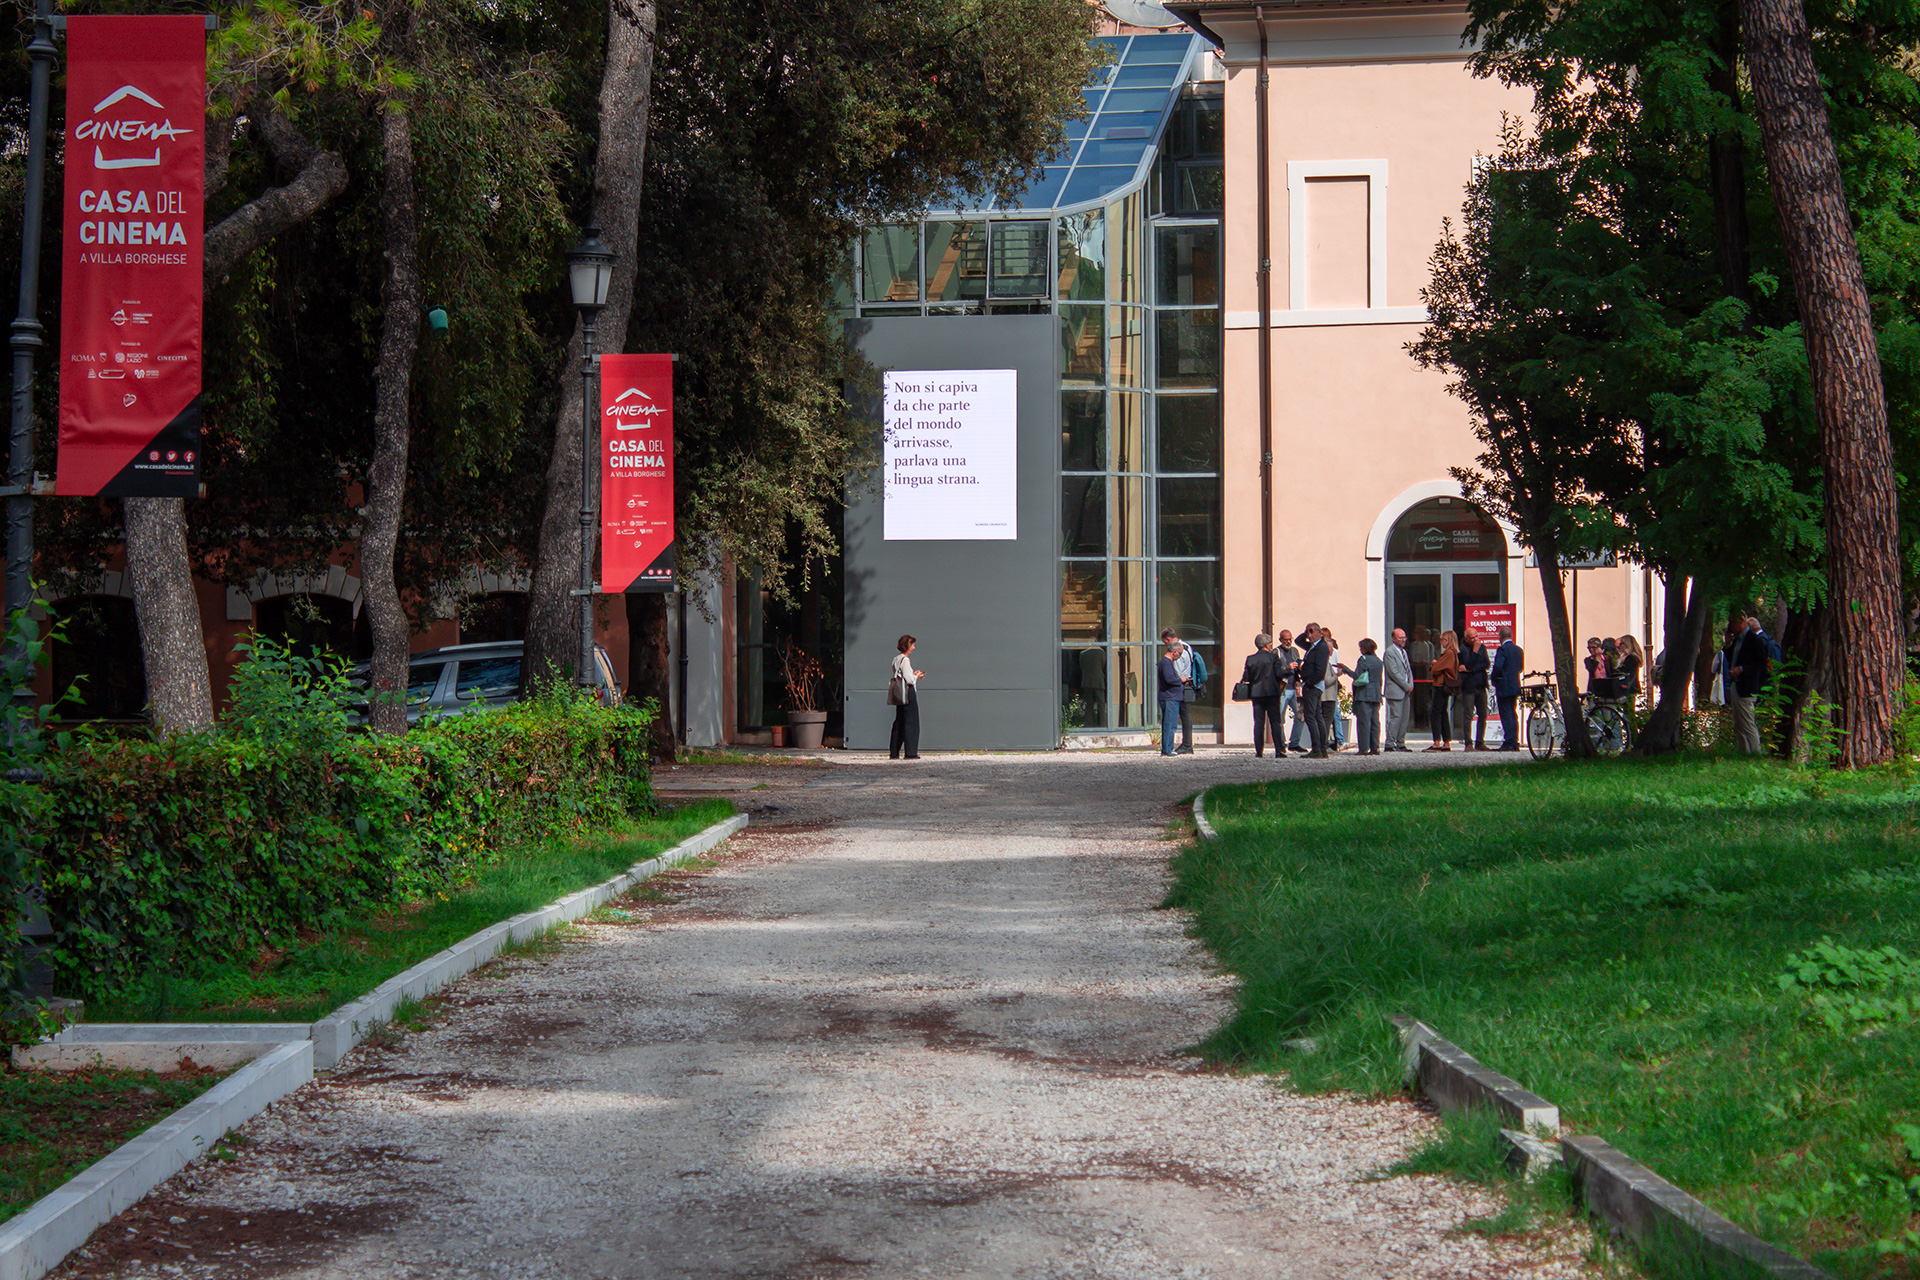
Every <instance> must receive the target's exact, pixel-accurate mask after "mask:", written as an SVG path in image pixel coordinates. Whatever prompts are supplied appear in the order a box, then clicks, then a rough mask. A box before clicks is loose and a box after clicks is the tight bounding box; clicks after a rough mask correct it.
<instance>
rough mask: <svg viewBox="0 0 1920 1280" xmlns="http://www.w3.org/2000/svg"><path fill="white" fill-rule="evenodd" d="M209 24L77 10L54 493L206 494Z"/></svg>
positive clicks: (71, 46)
mask: <svg viewBox="0 0 1920 1280" xmlns="http://www.w3.org/2000/svg"><path fill="white" fill-rule="evenodd" d="M206 115H207V28H206V20H205V18H204V17H203V16H202V15H200V14H191V15H185V16H179V17H73V18H69V19H67V140H66V155H67V179H66V195H65V207H66V218H65V227H66V235H65V244H64V247H63V248H62V250H61V271H60V280H61V294H60V461H59V475H58V478H57V481H56V484H55V490H56V492H59V493H68V494H113V495H119V496H125V497H192V496H193V495H195V494H197V493H198V492H199V491H200V311H201V306H200V298H201V291H202V284H201V279H200V262H201V249H202V243H201V233H202V225H201V218H202V212H203V211H202V208H201V203H202V199H201V198H202V192H203V191H204V190H205V182H206V155H207V137H206Z"/></svg>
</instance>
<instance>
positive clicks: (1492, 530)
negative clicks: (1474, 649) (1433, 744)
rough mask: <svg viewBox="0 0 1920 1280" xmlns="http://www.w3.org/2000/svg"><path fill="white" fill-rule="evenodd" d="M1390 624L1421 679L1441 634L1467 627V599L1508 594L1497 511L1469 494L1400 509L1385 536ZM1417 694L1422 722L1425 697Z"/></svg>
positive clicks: (1489, 600) (1492, 599) (1491, 599)
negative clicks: (1490, 512) (1402, 638)
mask: <svg viewBox="0 0 1920 1280" xmlns="http://www.w3.org/2000/svg"><path fill="white" fill-rule="evenodd" d="M1385 562H1386V576H1387V582H1386V606H1387V609H1386V612H1387V629H1388V630H1389V631H1391V630H1392V629H1393V628H1395V627H1399V628H1401V629H1402V630H1404V631H1405V632H1406V633H1407V656H1408V657H1409V658H1411V659H1412V660H1413V675H1414V679H1415V680H1417V681H1424V680H1425V679H1426V678H1427V668H1428V666H1429V665H1430V664H1431V663H1432V661H1433V656H1434V654H1436V653H1438V652H1439V648H1440V633H1441V632H1442V631H1449V630H1450V631H1453V632H1455V633H1456V634H1458V633H1459V632H1461V631H1463V630H1464V629H1465V627H1466V618H1467V606H1468V605H1470V604H1500V603H1502V602H1504V601H1506V600H1508V599H1509V598H1510V597H1509V596H1508V595H1507V539H1506V536H1505V535H1504V534H1502V533H1501V532H1500V526H1499V525H1498V524H1497V523H1495V522H1494V519H1493V517H1492V516H1489V515H1488V514H1487V513H1486V512H1484V511H1482V510H1481V509H1480V508H1479V507H1477V506H1475V505H1474V504H1473V503H1471V502H1468V501H1467V500H1466V499H1465V498H1455V497H1445V496H1442V497H1435V498H1428V499H1426V500H1425V501H1424V502H1419V503H1416V504H1414V505H1413V506H1411V507H1409V508H1407V510H1406V511H1404V512H1402V513H1401V515H1400V518H1399V519H1398V520H1397V521H1395V522H1394V525H1393V531H1392V532H1391V533H1390V534H1388V536H1387V546H1386V556H1385ZM1415 692H1416V697H1415V699H1414V716H1415V723H1416V724H1418V725H1420V726H1422V727H1424V726H1425V722H1426V699H1425V698H1424V697H1420V696H1417V695H1418V694H1419V693H1420V692H1421V691H1420V690H1418V689H1416V691H1415Z"/></svg>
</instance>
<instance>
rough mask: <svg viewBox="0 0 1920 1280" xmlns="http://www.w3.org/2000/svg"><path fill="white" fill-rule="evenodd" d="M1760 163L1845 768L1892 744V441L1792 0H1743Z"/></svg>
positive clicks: (1897, 652) (1897, 643)
mask: <svg viewBox="0 0 1920 1280" xmlns="http://www.w3.org/2000/svg"><path fill="white" fill-rule="evenodd" d="M1740 12H1741V18H1742V20H1743V23H1744V26H1745V35H1746V46H1747V68H1748V73H1749V75H1750V76H1751V77H1752V81H1753V98H1754V107H1755V114H1756V115H1757V116H1758V117H1759V120H1760V133H1761V138H1762V139H1763V141H1764V142H1765V144H1766V155H1767V173H1768V178H1769V180H1770V182H1771V184H1772V186H1773V198H1774V204H1775V205H1776V206H1777V208H1778V209H1779V212H1780V225H1781V231H1782V235H1783V237H1784V239H1785V241H1786V249H1787V262H1788V265H1789V266H1790V267H1791V268H1792V271H1793V288H1794V297H1795V299H1796V301H1797V302H1798V303H1799V308H1800V326H1801V333H1802V336H1803V337H1804V339H1805V341H1806V344H1807V360H1808V364H1809V365H1810V366H1811V369H1812V374H1813V398H1814V407H1815V409H1816V411H1817V413H1818V415H1819V420H1820V461H1821V469H1822V473H1823V476H1824V488H1825V502H1826V527H1827V589H1828V592H1829V598H1830V599H1831V600H1833V601H1834V602H1835V604H1836V606H1837V608H1836V610H1835V613H1836V615H1837V616H1836V622H1837V630H1838V639H1839V646H1840V654H1841V660H1840V661H1839V662H1838V663H1836V664H1835V668H1834V674H1835V676H1836V681H1835V692H1836V693H1837V694H1838V695H1839V703H1840V715H1841V722H1842V724H1843V726H1844V728H1845V734H1846V736H1845V740H1844V743H1843V746H1842V749H1841V760H1840V763H1841V765H1842V766H1843V767H1851V768H1859V767H1861V766H1863V765H1870V764H1878V763H1880V762H1882V761H1885V760H1887V759H1890V758H1891V757H1892V754H1893V736H1892V728H1893V718H1894V714H1895V704H1896V701H1897V699H1898V698H1899V697H1900V696H1901V693H1902V691H1903V687H1904V680H1903V675H1904V670H1903V663H1902V654H1901V638H1902V637H1901V627H1900V549H1899V541H1898V535H1899V523H1898V519H1897V499H1896V495H1895V490H1894V485H1895V475H1894V469H1893V445H1892V442H1891V440H1890V439H1889V437H1888V434H1887V403H1886V395H1885V392H1884V389H1883V387H1882V385H1881V380H1880V354H1879V347H1878V345H1877V344H1876V342H1875V339H1874V332H1873V314H1872V311H1871V308H1870V306H1869V300H1868V297H1867V286H1866V280H1865V278H1864V276H1863V275H1862V273H1861V269H1860V250H1859V246H1858V245H1857V244H1856V243H1855V241H1854V236H1853V224H1852V222H1851V220H1850V219H1849V217H1848V212H1847V199H1846V192H1845V190H1844V189H1843V188H1842V185H1841V178H1840V161H1839V157H1838V156H1837V154H1836V153H1835V151H1834V146H1833V133H1832V130H1831V128H1830V126H1829V123H1828V119H1827V103H1826V95H1825V92H1824V91H1823V89H1822V88H1821V84H1820V74H1819V71H1818V70H1817V68H1816V67H1815V65H1814V61H1813V41H1812V38H1811V36H1810V35H1809V34H1808V31H1807V18H1806V13H1805V11H1804V10H1803V9H1802V7H1801V3H1800V0H1741V5H1740Z"/></svg>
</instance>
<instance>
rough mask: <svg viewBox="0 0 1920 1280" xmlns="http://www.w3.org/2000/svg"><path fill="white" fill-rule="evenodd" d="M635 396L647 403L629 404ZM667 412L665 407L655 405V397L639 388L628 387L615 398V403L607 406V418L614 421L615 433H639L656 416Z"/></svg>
mask: <svg viewBox="0 0 1920 1280" xmlns="http://www.w3.org/2000/svg"><path fill="white" fill-rule="evenodd" d="M634 396H639V397H640V399H641V400H645V401H646V403H645V404H640V403H639V402H637V401H636V402H635V403H633V404H628V403H627V401H628V400H629V399H632V397H634ZM666 411H667V410H666V407H665V406H664V405H657V404H655V403H654V402H653V397H652V396H650V395H648V394H647V393H646V392H644V391H642V390H641V389H640V388H638V387H628V388H627V389H626V390H625V391H622V392H621V393H620V394H619V395H617V396H615V397H614V398H613V403H612V404H610V405H608V406H607V416H608V417H609V418H612V419H614V423H613V429H614V430H615V431H638V430H640V429H641V428H642V427H644V426H646V425H647V424H648V422H649V421H651V420H652V419H653V418H654V417H655V416H656V415H658V414H662V413H665V412H666ZM625 419H632V421H625Z"/></svg>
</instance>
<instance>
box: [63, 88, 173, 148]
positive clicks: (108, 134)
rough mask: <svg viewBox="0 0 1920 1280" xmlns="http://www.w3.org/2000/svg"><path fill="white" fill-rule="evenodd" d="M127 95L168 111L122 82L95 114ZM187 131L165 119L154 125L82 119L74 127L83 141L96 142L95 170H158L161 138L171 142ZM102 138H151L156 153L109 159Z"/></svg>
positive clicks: (136, 121) (131, 139)
mask: <svg viewBox="0 0 1920 1280" xmlns="http://www.w3.org/2000/svg"><path fill="white" fill-rule="evenodd" d="M128 98H138V99H139V100H140V101H142V102H144V103H146V104H147V105H148V106H150V107H152V108H153V109H154V110H155V111H161V112H164V111H165V110H166V108H165V107H163V106H161V105H160V104H159V103H158V102H156V101H154V100H153V99H152V98H150V97H148V96H147V95H146V94H144V93H142V92H141V91H140V90H138V89H136V88H134V87H133V86H132V85H130V84H123V85H121V86H120V87H119V88H118V89H115V90H114V91H113V92H112V93H110V94H108V95H107V96H106V97H104V98H102V99H100V101H99V102H97V103H95V104H94V108H93V114H94V115H95V116H96V117H97V116H99V114H100V113H101V112H102V111H105V110H106V109H107V108H108V107H111V106H113V105H114V104H115V103H119V102H124V101H126V100H127V99H128ZM187 132H188V131H187V130H185V129H176V128H174V127H173V121H172V120H162V121H161V122H160V123H159V124H155V123H154V122H153V121H151V120H100V119H93V120H85V121H82V122H81V123H80V124H79V125H78V126H77V127H76V128H75V129H74V131H73V136H74V138H75V139H76V140H78V141H80V142H93V143H94V148H93V167H94V168H96V169H157V168H159V167H160V145H159V141H160V139H161V138H165V139H166V140H167V141H169V142H171V141H173V140H174V139H175V138H178V137H181V136H183V135H184V134H186V133H187ZM102 138H110V139H113V140H114V141H116V142H141V141H145V140H147V139H152V140H153V143H154V148H153V155H152V157H151V158H148V157H146V156H144V155H141V156H129V157H126V158H123V159H119V160H109V159H107V158H106V156H105V155H104V154H103V153H102V152H101V150H100V145H99V142H98V139H102Z"/></svg>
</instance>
